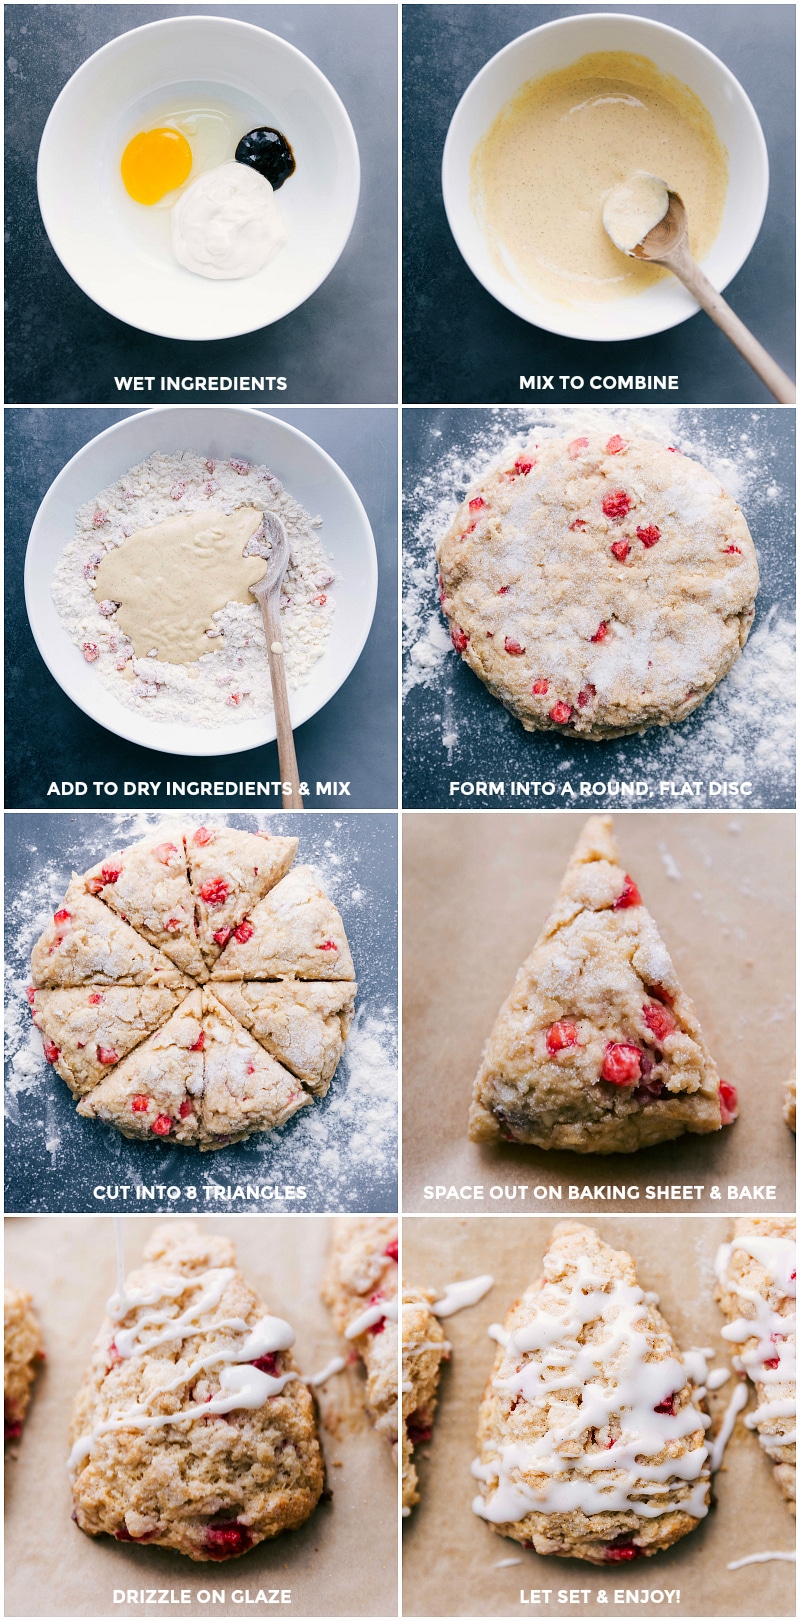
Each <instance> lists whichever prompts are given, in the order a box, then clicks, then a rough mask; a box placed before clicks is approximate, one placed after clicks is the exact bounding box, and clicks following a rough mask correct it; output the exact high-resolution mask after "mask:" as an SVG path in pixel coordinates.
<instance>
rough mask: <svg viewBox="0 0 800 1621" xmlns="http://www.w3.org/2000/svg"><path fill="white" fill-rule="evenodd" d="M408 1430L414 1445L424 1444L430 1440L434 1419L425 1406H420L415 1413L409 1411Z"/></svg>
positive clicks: (409, 1437)
mask: <svg viewBox="0 0 800 1621" xmlns="http://www.w3.org/2000/svg"><path fill="white" fill-rule="evenodd" d="M406 1430H407V1431H408V1439H409V1441H410V1442H411V1445H412V1447H418V1446H422V1445H423V1444H424V1443H425V1442H426V1441H430V1438H431V1436H432V1435H433V1419H432V1418H431V1415H430V1413H426V1411H425V1409H424V1407H418V1408H417V1411H416V1412H415V1413H409V1416H408V1418H407V1419H406Z"/></svg>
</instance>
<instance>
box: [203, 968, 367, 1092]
mask: <svg viewBox="0 0 800 1621" xmlns="http://www.w3.org/2000/svg"><path fill="white" fill-rule="evenodd" d="M214 994H215V995H216V996H217V997H218V998H219V1001H220V1002H221V1003H222V1004H223V1006H224V1007H226V1008H227V1009H228V1011H229V1012H230V1013H233V1014H234V1016H235V1017H236V1018H237V1019H238V1020H239V1023H240V1024H243V1025H244V1027H245V1029H246V1030H249V1031H250V1033H251V1035H253V1036H255V1039H256V1041H258V1042H260V1044H261V1046H262V1047H265V1048H266V1050H267V1052H268V1053H271V1054H272V1056H273V1058H277V1059H278V1061H279V1063H281V1064H283V1065H285V1067H286V1069H288V1070H291V1072H292V1074H293V1075H296V1076H297V1077H298V1080H301V1081H302V1082H303V1084H304V1085H305V1086H307V1087H308V1088H309V1090H310V1091H311V1092H313V1093H314V1095H315V1097H324V1096H325V1093H326V1092H327V1090H328V1087H329V1086H330V1083H331V1078H332V1076H333V1074H334V1071H335V1069H336V1066H337V1064H338V1062H339V1059H340V1058H341V1056H342V1053H343V1052H344V1046H345V1042H346V1041H347V1036H348V1032H349V1030H350V1026H351V1024H352V1022H353V1004H354V1002H355V999H356V984H355V981H354V980H339V981H335V980H334V981H331V982H328V983H325V984H320V983H315V982H314V981H309V980H297V979H294V980H260V981H258V980H256V981H246V982H234V981H231V982H226V981H222V980H220V981H215V984H214Z"/></svg>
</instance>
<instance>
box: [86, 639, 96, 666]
mask: <svg viewBox="0 0 800 1621" xmlns="http://www.w3.org/2000/svg"><path fill="white" fill-rule="evenodd" d="M83 656H84V658H85V660H86V663H87V664H94V661H95V659H99V657H100V649H99V647H98V645H97V643H96V642H84V644H83Z"/></svg>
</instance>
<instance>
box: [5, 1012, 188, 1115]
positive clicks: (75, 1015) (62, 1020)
mask: <svg viewBox="0 0 800 1621" xmlns="http://www.w3.org/2000/svg"><path fill="white" fill-rule="evenodd" d="M185 994H186V993H185V992H183V991H177V990H172V989H170V988H168V987H167V986H151V985H146V986H142V987H139V986H134V985H107V986H105V987H104V988H103V989H102V990H101V989H95V990H92V989H91V988H90V987H89V986H87V985H83V986H81V987H80V989H74V990H50V991H48V990H36V989H35V988H34V987H33V986H31V988H30V990H29V991H28V1001H29V1003H30V1007H31V1017H32V1019H33V1022H34V1024H35V1025H36V1028H37V1030H39V1031H41V1035H42V1041H43V1043H44V1051H45V1057H46V1058H47V1060H48V1062H49V1063H51V1064H52V1065H53V1068H54V1069H55V1070H56V1072H57V1073H58V1074H59V1075H60V1076H61V1079H62V1080H63V1081H66V1083H67V1086H68V1087H69V1089H70V1091H71V1092H72V1094H73V1097H76V1098H81V1097H83V1096H84V1094H85V1093H86V1092H91V1091H92V1090H93V1088H94V1087H95V1086H97V1085H99V1083H100V1081H102V1080H103V1079H104V1078H105V1076H106V1075H108V1073H109V1070H110V1069H111V1068H113V1066H114V1065H115V1064H118V1063H119V1062H120V1060H121V1059H123V1058H126V1057H127V1055H128V1053H129V1052H132V1051H133V1049H134V1047H138V1045H139V1043H140V1042H142V1041H144V1040H145V1038H146V1037H147V1036H149V1035H151V1034H152V1032H153V1031H154V1030H158V1029H159V1028H160V1026H161V1025H162V1024H164V1023H165V1021H166V1020H167V1019H168V1018H169V1017H170V1014H171V1013H174V1011H175V1009H176V1007H177V1006H178V1005H179V1003H180V1002H181V1000H182V999H183V997H184V996H185Z"/></svg>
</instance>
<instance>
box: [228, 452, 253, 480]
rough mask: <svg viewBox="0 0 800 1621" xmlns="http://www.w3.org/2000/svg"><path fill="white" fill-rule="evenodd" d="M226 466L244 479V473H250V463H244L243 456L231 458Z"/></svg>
mask: <svg viewBox="0 0 800 1621" xmlns="http://www.w3.org/2000/svg"><path fill="white" fill-rule="evenodd" d="M228 466H229V467H232V468H233V471H234V473H240V474H241V476H242V478H244V475H245V473H249V471H250V463H249V462H248V461H245V459H244V456H231V457H230V458H229V460H228Z"/></svg>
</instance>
